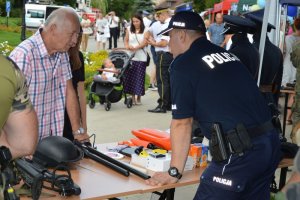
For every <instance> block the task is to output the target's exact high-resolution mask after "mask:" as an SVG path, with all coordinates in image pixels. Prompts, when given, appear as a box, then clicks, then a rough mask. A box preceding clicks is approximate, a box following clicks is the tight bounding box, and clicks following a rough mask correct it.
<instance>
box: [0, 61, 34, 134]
mask: <svg viewBox="0 0 300 200" xmlns="http://www.w3.org/2000/svg"><path fill="white" fill-rule="evenodd" d="M0 63H1V67H0V91H1V95H0V105H1V111H0V130H2V128H3V126H4V124H5V122H6V120H7V118H8V116H9V114H10V113H11V112H13V111H17V110H24V109H26V108H30V107H32V105H31V102H30V99H29V96H28V85H27V84H26V79H25V76H24V75H23V74H22V72H21V71H20V69H19V68H18V67H17V65H15V64H14V63H13V62H12V61H8V60H7V58H5V57H4V56H1V55H0Z"/></svg>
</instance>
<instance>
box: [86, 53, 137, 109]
mask: <svg viewBox="0 0 300 200" xmlns="http://www.w3.org/2000/svg"><path fill="white" fill-rule="evenodd" d="M133 56H134V54H132V55H131V56H130V55H128V54H127V53H126V52H125V51H122V50H114V51H112V52H110V53H109V55H108V57H109V58H110V59H111V60H112V62H113V64H114V65H115V68H116V69H117V70H118V71H119V73H118V74H117V75H116V80H115V81H106V80H103V79H101V78H100V77H98V76H95V77H94V80H93V82H92V84H91V88H90V93H89V107H90V108H94V107H95V104H96V101H95V99H94V95H97V96H98V97H99V102H100V104H104V108H105V110H106V111H109V110H110V108H111V103H116V102H118V101H120V100H121V99H122V96H123V95H124V97H125V100H124V104H125V105H126V106H127V108H131V107H132V98H131V97H127V95H126V94H125V93H124V92H123V84H124V72H125V71H126V70H127V69H128V68H129V67H130V61H131V59H132V58H133Z"/></svg>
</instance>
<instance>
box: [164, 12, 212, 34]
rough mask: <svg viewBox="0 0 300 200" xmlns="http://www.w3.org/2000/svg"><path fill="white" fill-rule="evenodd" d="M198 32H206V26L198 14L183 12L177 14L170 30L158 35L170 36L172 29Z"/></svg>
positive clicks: (173, 18)
mask: <svg viewBox="0 0 300 200" xmlns="http://www.w3.org/2000/svg"><path fill="white" fill-rule="evenodd" d="M174 28H175V29H186V30H196V31H201V32H203V33H205V32H206V28H205V24H204V22H203V19H202V17H200V15H199V14H198V13H195V12H191V11H182V12H178V13H176V14H175V15H174V16H173V17H172V18H171V21H170V22H169V26H168V28H166V29H165V30H163V31H161V32H160V33H158V35H161V34H163V35H168V34H169V31H171V30H172V29H174Z"/></svg>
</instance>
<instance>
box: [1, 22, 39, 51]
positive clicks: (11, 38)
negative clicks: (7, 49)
mask: <svg viewBox="0 0 300 200" xmlns="http://www.w3.org/2000/svg"><path fill="white" fill-rule="evenodd" d="M2 27H3V26H0V42H4V41H8V44H10V45H11V46H14V47H15V46H18V44H20V42H21V33H20V30H15V29H14V28H9V29H6V30H5V28H6V26H5V27H4V28H3V29H2ZM19 29H20V28H19ZM32 34H33V33H32V32H28V31H27V32H26V38H28V37H30V36H31V35H32Z"/></svg>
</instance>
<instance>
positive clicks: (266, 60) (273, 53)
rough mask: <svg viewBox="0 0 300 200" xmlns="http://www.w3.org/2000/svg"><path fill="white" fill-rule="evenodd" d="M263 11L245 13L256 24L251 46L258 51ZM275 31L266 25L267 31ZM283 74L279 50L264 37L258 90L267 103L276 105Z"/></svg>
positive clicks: (270, 25) (281, 56)
mask: <svg viewBox="0 0 300 200" xmlns="http://www.w3.org/2000/svg"><path fill="white" fill-rule="evenodd" d="M263 14H264V9H261V10H258V11H254V12H251V13H247V14H246V15H245V17H246V18H249V19H250V20H252V21H253V22H255V23H256V27H257V28H256V32H255V33H254V35H253V45H254V46H255V47H256V48H257V49H259V43H260V36H261V29H262V21H263ZM272 29H275V26H273V25H272V24H270V23H269V24H268V27H267V31H268V32H270V31H271V30H272ZM282 73H283V55H282V52H281V50H280V49H279V48H278V47H277V46H275V45H274V44H273V43H272V42H271V41H270V39H269V37H268V35H267V36H266V43H265V49H264V55H263V64H262V71H261V78H260V86H259V87H260V90H261V91H262V93H263V94H264V96H265V97H266V98H267V101H268V102H273V103H274V104H275V105H276V106H277V105H278V99H279V94H280V87H281V80H282Z"/></svg>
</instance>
